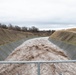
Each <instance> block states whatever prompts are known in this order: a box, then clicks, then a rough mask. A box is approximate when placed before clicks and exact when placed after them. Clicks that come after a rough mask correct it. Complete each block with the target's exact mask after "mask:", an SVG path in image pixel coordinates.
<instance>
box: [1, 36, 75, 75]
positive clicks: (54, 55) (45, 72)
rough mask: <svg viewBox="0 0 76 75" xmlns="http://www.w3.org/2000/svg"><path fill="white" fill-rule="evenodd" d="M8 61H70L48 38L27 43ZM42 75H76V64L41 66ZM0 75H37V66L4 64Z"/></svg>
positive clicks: (16, 50)
mask: <svg viewBox="0 0 76 75" xmlns="http://www.w3.org/2000/svg"><path fill="white" fill-rule="evenodd" d="M6 60H7V61H51V60H69V57H68V56H67V54H66V53H65V52H63V50H61V49H60V48H58V47H57V46H56V45H54V44H53V43H51V42H50V41H49V40H48V37H41V38H34V39H30V40H27V41H25V42H24V43H23V44H22V45H20V46H19V47H17V48H16V49H15V50H14V51H13V52H12V53H11V54H10V55H9V56H8V57H7V58H6ZM40 74H41V75H61V74H63V75H76V64H75V63H49V64H47V63H45V64H41V65H40ZM0 75H37V65H36V64H3V65H0Z"/></svg>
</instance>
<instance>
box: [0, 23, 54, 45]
mask: <svg viewBox="0 0 76 75" xmlns="http://www.w3.org/2000/svg"><path fill="white" fill-rule="evenodd" d="M53 32H55V31H54V30H48V31H40V30H39V29H38V28H36V27H34V26H33V27H31V28H28V27H19V26H13V25H11V24H10V25H8V26H7V25H5V24H0V45H3V44H6V43H10V42H13V41H16V40H20V39H24V38H31V37H43V36H50V35H51V34H52V33H53Z"/></svg>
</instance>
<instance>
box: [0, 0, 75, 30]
mask: <svg viewBox="0 0 76 75" xmlns="http://www.w3.org/2000/svg"><path fill="white" fill-rule="evenodd" d="M0 22H1V23H5V24H9V23H12V24H14V25H19V26H27V25H28V27H29V26H33V25H34V26H36V27H39V28H40V29H54V28H55V29H60V28H71V27H76V0H0Z"/></svg>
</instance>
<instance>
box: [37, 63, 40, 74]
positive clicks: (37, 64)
mask: <svg viewBox="0 0 76 75" xmlns="http://www.w3.org/2000/svg"><path fill="white" fill-rule="evenodd" d="M37 65H38V70H37V72H38V75H40V62H38V63H37Z"/></svg>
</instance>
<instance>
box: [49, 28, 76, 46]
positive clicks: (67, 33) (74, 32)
mask: <svg viewBox="0 0 76 75" xmlns="http://www.w3.org/2000/svg"><path fill="white" fill-rule="evenodd" d="M50 38H52V39H55V40H60V41H63V42H66V43H69V44H73V45H76V28H72V29H67V30H59V31H56V32H55V33H53V34H52V35H51V36H50Z"/></svg>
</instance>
